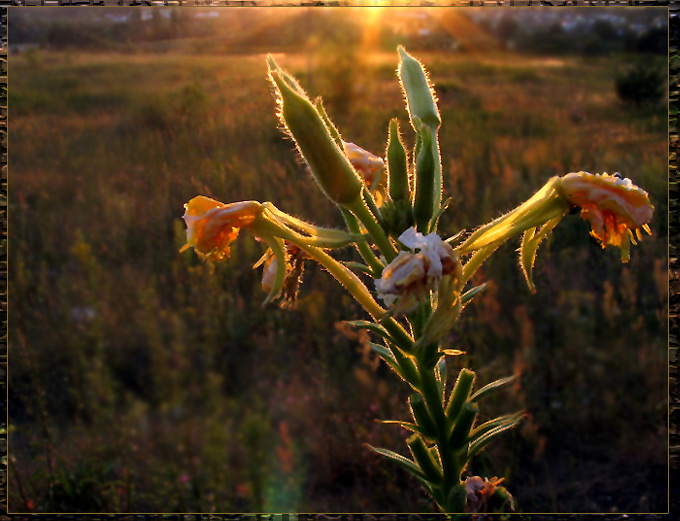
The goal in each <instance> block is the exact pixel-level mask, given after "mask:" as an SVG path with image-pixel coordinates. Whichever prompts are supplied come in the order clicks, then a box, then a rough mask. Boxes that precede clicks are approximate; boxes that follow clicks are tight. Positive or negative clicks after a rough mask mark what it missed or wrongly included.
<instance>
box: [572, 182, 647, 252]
mask: <svg viewBox="0 0 680 521" xmlns="http://www.w3.org/2000/svg"><path fill="white" fill-rule="evenodd" d="M560 191H561V192H562V194H563V196H564V197H565V199H566V200H567V201H568V202H569V204H570V205H572V206H575V207H580V208H581V217H583V218H584V219H586V220H588V221H589V222H590V225H591V227H592V230H591V232H590V233H591V235H593V237H595V238H597V240H599V241H600V244H601V245H602V247H603V248H604V247H605V246H607V245H611V246H618V247H619V249H620V250H621V260H622V261H623V262H628V260H629V259H630V243H631V242H632V243H633V244H637V243H636V242H635V238H636V236H637V239H638V240H641V239H642V235H641V234H640V228H642V229H643V230H645V231H646V232H647V233H648V234H650V235H651V233H652V232H651V230H650V229H649V226H648V224H647V223H649V221H650V220H651V219H652V214H653V213H654V206H652V204H651V203H650V202H649V196H648V194H647V192H645V191H644V190H643V189H641V188H639V187H637V186H635V185H634V184H633V182H632V181H631V180H630V179H628V178H621V176H619V175H618V174H614V175H609V174H607V173H604V174H601V175H600V174H590V173H588V172H572V173H570V174H567V175H565V176H564V177H562V178H561V180H560ZM633 232H635V234H633Z"/></svg>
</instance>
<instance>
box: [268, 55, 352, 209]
mask: <svg viewBox="0 0 680 521" xmlns="http://www.w3.org/2000/svg"><path fill="white" fill-rule="evenodd" d="M272 64H273V60H272V61H270V67H272ZM270 77H271V79H272V81H273V82H274V83H275V84H276V87H277V89H278V92H279V94H280V96H281V98H280V104H281V112H280V116H281V120H282V121H283V123H284V125H285V126H286V128H287V129H288V130H289V132H290V135H291V136H292V137H293V140H294V141H295V143H296V144H297V146H298V149H299V150H300V153H301V154H302V157H303V158H304V159H305V161H306V162H307V165H308V166H309V169H310V171H311V173H312V176H313V177H314V179H315V180H316V181H317V182H318V183H319V186H320V187H321V189H322V190H323V192H324V193H325V194H326V195H327V196H328V198H329V199H331V200H332V201H333V202H335V203H336V204H339V205H341V206H346V205H348V204H350V203H353V202H355V201H357V199H358V198H359V197H360V194H361V190H362V186H363V184H362V182H361V180H360V179H359V177H358V175H357V173H356V172H355V170H354V168H353V167H352V165H351V163H350V162H349V159H348V158H347V156H346V155H345V154H344V152H343V151H342V150H341V149H340V148H339V147H338V145H337V143H336V142H335V140H334V139H333V137H332V136H331V134H330V132H329V130H328V128H327V127H326V124H325V123H324V121H323V119H322V117H321V115H320V114H319V112H318V111H317V109H316V108H315V107H314V105H313V104H312V102H311V101H310V100H309V99H308V98H307V97H306V96H305V95H304V94H303V93H302V92H300V90H299V89H294V88H292V87H291V85H290V84H289V82H288V81H286V77H285V76H284V75H283V72H282V71H281V70H279V69H272V70H270Z"/></svg>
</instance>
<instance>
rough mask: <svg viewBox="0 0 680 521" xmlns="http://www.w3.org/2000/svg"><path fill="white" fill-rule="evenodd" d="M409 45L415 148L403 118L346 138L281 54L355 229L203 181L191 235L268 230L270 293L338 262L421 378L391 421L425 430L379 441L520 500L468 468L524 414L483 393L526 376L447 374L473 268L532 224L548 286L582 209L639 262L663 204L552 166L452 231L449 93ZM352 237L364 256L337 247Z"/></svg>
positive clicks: (374, 327) (394, 352)
mask: <svg viewBox="0 0 680 521" xmlns="http://www.w3.org/2000/svg"><path fill="white" fill-rule="evenodd" d="M398 52H399V58H400V61H399V68H398V77H399V81H400V84H401V87H402V90H403V92H404V95H405V99H406V108H407V112H408V115H409V120H410V123H411V127H412V130H413V132H415V147H414V150H413V151H412V152H411V154H409V153H408V152H407V150H406V147H405V146H404V142H403V140H402V137H401V133H400V129H399V125H398V123H397V121H396V120H393V121H391V122H390V124H389V128H388V132H387V134H388V138H387V144H386V148H385V152H384V158H383V157H379V156H376V155H373V154H372V153H370V152H368V151H366V150H364V149H362V148H361V147H359V146H357V145H355V144H353V143H349V142H346V141H344V140H343V138H342V137H341V136H340V133H339V132H338V130H337V128H336V127H335V126H334V125H333V123H332V122H331V120H330V118H329V117H328V115H327V113H326V111H325V109H324V107H323V104H322V102H321V100H320V99H317V100H314V101H312V100H311V99H310V98H309V97H308V96H307V94H306V93H305V92H304V90H303V89H302V88H301V86H300V85H299V83H298V82H297V81H296V80H295V78H293V77H292V76H291V75H290V74H288V73H287V72H286V71H284V70H283V69H281V68H280V67H279V66H278V65H277V64H276V62H275V61H274V60H273V58H271V57H269V58H268V59H267V63H268V67H269V78H270V80H271V82H272V84H273V87H274V91H275V93H276V97H277V102H278V113H279V116H280V119H281V123H282V126H283V128H284V129H285V131H286V132H287V133H288V134H289V136H290V137H291V138H292V140H293V141H294V142H295V145H296V146H297V149H298V152H299V153H300V155H301V156H302V158H303V159H304V161H305V162H306V164H307V166H308V168H309V171H310V172H311V175H312V177H313V178H314V180H315V181H316V182H317V184H318V186H319V188H320V189H321V191H322V192H323V194H325V196H326V197H327V198H328V199H329V200H330V201H331V202H332V203H334V204H335V205H336V206H337V207H338V209H339V211H340V212H341V214H342V216H343V217H344V220H345V223H346V226H347V229H346V230H335V229H328V228H322V227H319V226H316V225H313V224H310V223H308V222H306V221H303V220H301V219H298V218H296V217H293V216H292V215H289V214H287V213H285V212H284V211H282V210H280V209H278V208H277V207H276V206H274V204H272V203H271V202H264V203H260V202H257V201H241V202H235V203H229V204H224V203H221V202H219V201H216V200H213V199H210V198H208V197H205V196H200V195H199V196H197V197H195V198H193V199H192V200H191V201H189V202H188V203H187V204H186V205H185V209H186V212H185V214H184V220H185V222H186V225H187V245H186V246H185V247H184V248H183V249H187V248H190V247H191V248H193V249H194V251H195V252H196V253H197V254H198V255H199V256H200V257H202V258H203V259H205V260H206V261H207V262H209V263H211V264H212V263H217V262H222V261H224V260H226V259H228V257H229V252H230V247H231V244H232V243H233V242H234V240H235V239H236V238H237V236H238V235H239V232H240V231H241V230H243V231H246V232H247V233H249V234H250V235H252V236H254V237H255V238H257V239H258V240H259V241H261V242H262V243H263V244H264V245H265V246H266V250H265V252H264V254H263V256H262V257H261V258H260V260H259V261H258V262H257V263H256V264H255V267H259V266H262V267H263V275H262V287H263V289H264V290H265V291H266V292H267V296H266V299H265V304H266V303H269V302H271V301H273V300H275V299H281V301H282V302H283V303H284V304H290V303H292V302H294V300H295V296H296V294H297V290H298V285H299V281H300V276H301V273H302V263H303V262H316V263H318V264H320V265H321V266H322V267H323V268H325V269H326V270H327V271H328V272H329V273H330V274H331V276H333V277H334V278H335V279H336V280H337V281H338V282H339V283H340V284H342V286H344V288H345V289H346V290H347V291H348V292H349V293H350V295H352V297H354V299H355V300H356V301H357V302H358V303H359V304H360V305H361V306H362V307H363V308H364V310H365V311H366V313H367V314H368V315H369V317H370V320H355V321H352V322H350V324H351V325H353V326H355V327H357V328H365V329H367V330H369V331H370V332H372V333H373V334H374V335H375V340H376V342H375V343H371V347H372V348H373V350H374V351H375V352H376V353H377V354H378V355H379V356H380V357H381V358H382V360H384V361H385V363H386V364H387V365H388V366H389V367H390V368H391V369H392V370H393V371H394V372H395V373H396V374H397V375H398V376H399V377H400V378H401V379H403V380H404V382H405V383H406V384H407V385H408V386H409V387H410V391H411V394H410V396H409V398H408V406H409V409H410V412H411V416H412V420H411V421H393V422H389V421H388V422H385V423H396V424H398V425H400V426H401V427H403V428H404V429H406V430H408V431H409V432H410V433H411V434H410V435H409V437H408V438H407V439H406V444H407V446H408V450H409V454H408V456H404V455H401V454H398V453H395V452H393V451H390V450H387V449H384V448H377V447H370V448H371V449H372V450H373V451H375V452H376V453H378V454H380V455H382V456H384V457H385V458H387V459H389V460H391V461H392V462H394V463H396V464H397V465H399V466H401V467H402V468H404V469H406V470H407V471H408V472H410V473H411V474H412V475H413V476H414V477H415V478H416V479H417V480H418V481H419V482H420V484H421V485H422V486H423V487H424V489H425V490H426V491H427V492H428V494H429V495H430V496H431V497H432V499H433V500H434V501H435V502H436V504H437V507H438V508H439V509H440V510H441V511H443V512H445V513H461V512H471V513H482V512H502V511H510V510H513V509H514V501H513V498H512V496H511V495H510V494H509V492H508V491H507V490H506V489H505V488H504V487H503V486H502V485H501V482H502V481H503V480H502V479H499V478H496V477H492V478H488V477H485V478H482V477H480V476H466V475H465V470H466V467H467V465H468V463H469V462H470V459H471V458H472V457H473V456H475V455H476V454H478V453H479V452H480V451H481V450H483V449H484V447H485V446H486V445H487V444H488V443H489V442H491V441H492V440H494V439H495V438H496V437H497V436H499V435H500V434H502V433H503V432H505V431H507V430H509V429H511V428H513V427H515V426H516V425H517V424H518V423H519V422H520V421H521V420H522V417H523V413H522V412H521V411H520V412H515V413H510V414H507V415H504V416H501V417H498V418H495V419H492V420H489V421H486V422H484V423H481V424H476V419H477V415H478V411H479V407H480V403H481V401H482V399H483V398H484V397H485V396H487V395H488V394H490V393H492V392H495V391H496V390H498V389H500V388H502V387H503V386H505V385H506V384H508V383H510V382H511V381H512V380H513V378H514V377H513V376H509V377H507V378H503V379H500V380H497V381H495V382H493V383H490V384H488V385H486V386H484V387H482V388H481V389H478V390H476V391H475V390H473V388H474V384H475V373H474V372H473V371H472V370H470V369H467V368H464V369H461V370H460V372H459V373H458V375H457V377H456V379H455V383H454V384H453V385H452V386H448V387H447V380H448V376H447V370H446V363H445V357H446V356H447V355H449V356H455V355H458V354H461V351H458V350H456V349H455V346H449V345H447V342H446V339H447V333H449V331H450V330H451V329H452V328H454V327H455V326H456V322H457V321H458V318H459V316H460V314H461V312H462V311H463V310H464V308H465V307H466V306H467V305H468V304H469V303H470V302H471V301H472V300H473V299H474V297H475V296H476V295H477V294H479V293H480V292H481V291H483V290H484V286H485V285H484V284H482V285H477V286H475V285H473V284H472V283H471V280H472V278H473V276H474V274H475V273H476V272H477V270H478V269H479V268H480V266H482V265H483V264H484V262H485V261H486V260H487V259H488V258H489V257H490V256H491V255H492V254H493V253H494V252H495V251H496V250H497V249H498V247H499V246H500V245H501V244H503V243H504V242H505V241H507V240H509V239H512V238H514V237H520V236H521V239H520V247H519V260H520V266H521V269H522V271H523V273H524V276H525V278H526V281H527V284H528V286H529V289H530V290H531V291H532V292H534V291H536V289H535V286H534V283H533V279H532V270H533V266H534V260H535V257H536V253H537V250H538V247H539V245H540V243H541V242H542V241H543V240H544V239H545V238H546V237H547V236H548V235H549V234H550V233H551V232H552V231H553V229H554V228H555V227H556V226H557V225H558V224H559V222H560V221H561V220H562V219H563V218H564V217H565V216H566V215H567V214H570V213H574V212H575V211H579V210H580V214H581V217H582V218H583V219H585V220H587V221H588V222H589V223H590V224H591V228H592V231H591V235H592V236H594V237H595V238H596V239H597V240H598V241H599V243H600V244H601V245H602V247H603V248H604V247H605V246H616V247H618V248H619V249H620V251H621V260H622V261H623V262H627V261H628V260H629V258H630V245H631V243H632V244H637V241H639V240H641V238H642V235H641V232H640V231H641V230H643V231H645V232H647V233H651V231H650V229H649V226H648V223H649V221H650V220H651V218H652V214H653V210H654V208H653V206H652V205H651V204H650V201H649V198H648V195H647V193H646V192H645V191H644V190H642V189H641V188H638V187H637V186H635V185H634V184H633V183H632V181H631V180H630V179H625V178H622V177H621V176H620V175H619V174H613V175H609V174H606V173H603V174H590V173H588V172H574V173H568V174H566V175H563V176H555V177H552V178H550V179H548V180H547V182H546V183H545V185H544V186H543V187H542V188H540V189H539V190H538V191H537V192H536V193H535V194H534V195H533V196H532V197H530V198H529V199H528V200H527V201H525V202H524V203H522V204H520V205H519V206H517V208H515V209H514V210H512V211H510V212H508V213H506V214H505V215H503V216H501V217H499V218H498V219H495V220H494V221H492V222H490V223H488V224H485V225H482V226H480V227H479V228H477V229H476V230H474V231H473V232H472V233H466V232H465V231H459V232H458V233H455V234H451V235H450V236H449V237H448V238H446V239H443V238H442V237H443V235H441V234H440V231H439V230H438V221H439V217H440V215H441V214H442V212H444V211H445V210H446V207H447V202H442V168H441V163H442V162H441V152H440V148H439V140H438V131H439V127H440V125H441V118H440V114H439V110H438V108H437V102H436V97H435V93H434V89H433V86H432V84H431V82H430V80H429V78H428V76H427V73H426V71H425V69H424V67H423V65H422V64H421V63H420V62H419V61H418V60H417V59H415V58H414V57H412V56H411V55H409V54H408V53H407V52H406V51H405V50H404V49H403V48H402V47H399V49H398ZM409 156H410V157H409ZM446 235H449V234H446ZM350 245H351V246H354V247H355V248H356V250H357V251H358V253H359V255H360V256H361V259H362V261H361V262H357V261H348V260H339V259H338V258H336V256H334V254H335V253H336V252H337V251H338V250H340V249H343V248H346V247H348V246H350ZM449 388H450V390H449Z"/></svg>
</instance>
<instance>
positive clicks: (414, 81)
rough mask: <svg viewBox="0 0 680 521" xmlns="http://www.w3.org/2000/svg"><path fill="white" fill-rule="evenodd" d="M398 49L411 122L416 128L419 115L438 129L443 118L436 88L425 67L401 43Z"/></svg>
mask: <svg viewBox="0 0 680 521" xmlns="http://www.w3.org/2000/svg"><path fill="white" fill-rule="evenodd" d="M397 50H398V51H399V57H400V61H399V70H398V73H399V79H400V80H401V86H402V88H403V89H404V93H405V94H406V103H407V105H408V107H407V108H408V112H409V115H410V116H411V123H413V124H414V128H415V122H414V118H415V117H417V118H419V119H421V120H422V121H423V122H424V123H425V124H426V125H427V126H429V127H431V128H432V129H433V130H436V129H437V128H439V125H441V118H440V117H439V109H438V108H437V100H436V98H435V94H434V89H433V88H432V86H431V85H430V81H429V79H428V77H427V73H426V72H425V68H424V67H423V66H422V64H421V63H420V62H419V61H418V60H417V59H415V58H414V57H413V56H411V55H410V54H409V53H407V52H406V50H405V49H404V48H403V47H402V46H401V45H400V46H399V47H397Z"/></svg>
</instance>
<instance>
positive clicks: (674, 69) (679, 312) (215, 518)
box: [0, 0, 680, 521]
mask: <svg viewBox="0 0 680 521" xmlns="http://www.w3.org/2000/svg"><path fill="white" fill-rule="evenodd" d="M279 1H284V0H279ZM286 2H287V0H286ZM185 3H186V4H191V2H189V1H187V0H181V1H179V2H172V1H170V2H169V1H167V0H163V1H162V2H153V3H152V1H151V0H0V394H1V395H3V396H5V397H6V396H7V296H8V273H7V270H8V265H7V248H8V238H7V197H8V190H7V185H8V180H7V169H8V166H7V164H8V152H7V143H8V103H7V92H8V26H7V18H8V8H9V7H8V6H11V5H35V6H40V5H53V6H57V5H58V6H75V5H93V6H96V5H100V6H104V5H110V6H115V5H121V6H122V5H126V6H151V5H158V4H165V5H177V4H179V5H182V4H185ZM201 3H203V4H206V3H213V2H211V0H194V1H193V4H194V5H198V4H201ZM214 3H217V4H226V5H230V4H233V5H235V6H236V5H239V4H240V5H257V2H256V1H245V0H233V1H232V2H228V1H227V2H223V1H221V0H217V2H214ZM274 3H277V2H274ZM290 3H297V4H298V5H301V6H309V5H319V6H324V5H329V4H335V5H338V4H342V3H345V2H343V1H342V0H341V1H340V2H337V1H314V0H312V1H309V0H297V1H296V0H292V1H290ZM351 3H354V2H351ZM363 3H365V4H370V3H372V2H371V0H364V2H363ZM408 3H409V5H432V4H434V5H457V6H461V7H462V6H464V5H475V6H478V5H485V4H486V5H493V4H495V5H499V6H500V5H503V4H504V3H505V4H506V5H507V4H509V5H517V6H518V5H532V1H531V0H527V1H523V0H510V1H509V2H504V1H503V0H497V1H495V2H491V1H488V0H487V1H486V2H484V1H480V0H477V1H475V0H469V3H468V2H466V1H463V0H449V1H444V2H443V3H442V2H440V1H435V2H430V1H428V0H413V1H411V2H408ZM533 3H534V4H538V5H542V6H553V5H563V6H578V5H581V6H586V5H599V6H602V5H605V6H608V5H617V6H622V5H631V6H641V5H647V6H668V8H669V11H668V15H669V25H668V39H669V42H668V43H669V51H668V53H669V54H668V59H669V62H668V63H669V66H668V68H669V70H668V72H669V100H668V110H669V121H668V132H669V135H668V146H669V150H668V153H669V155H668V158H669V159H668V175H669V189H668V196H669V203H668V204H669V206H668V208H669V221H668V223H669V230H668V232H669V252H668V253H669V310H668V311H669V315H668V316H669V324H668V325H669V440H668V441H669V513H671V512H672V513H677V512H679V511H680V427H678V420H679V419H680V382H679V381H678V376H679V367H678V347H679V343H678V336H679V335H680V263H679V262H678V248H677V245H678V239H680V199H679V198H678V195H679V193H680V173H679V172H678V153H679V152H680V0H666V1H664V0H628V1H627V2H626V1H617V0H612V1H611V3H610V1H609V0H604V1H603V0H594V1H591V0H558V1H543V0H538V1H535V2H533ZM268 4H271V2H267V1H265V2H263V5H268ZM6 418H7V402H6V399H5V400H0V521H5V520H7V521H9V520H10V519H17V520H22V521H23V520H28V519H30V518H36V517H38V514H33V515H24V514H22V515H9V514H8V513H7V481H8V477H7V472H8V454H7V422H6ZM591 516H592V517H597V518H598V519H599V520H602V521H610V520H623V519H629V518H630V517H631V516H630V515H621V514H595V515H593V514H589V515H583V514H563V515H523V514H518V515H516V516H512V519H517V520H527V521H528V520H531V521H548V520H559V521H562V520H569V521H577V520H580V519H586V518H590V517H591ZM59 517H61V518H66V519H73V520H75V519H82V518H83V517H84V516H78V515H60V516H59ZM455 517H457V518H459V519H461V520H463V519H465V520H467V519H471V518H477V519H479V518H480V516H467V515H460V516H455ZM486 517H487V518H490V519H493V516H486ZM634 517H635V518H637V519H644V520H645V521H651V520H654V521H656V520H660V519H662V515H660V514H641V515H636V516H634ZM87 518H88V519H93V520H100V519H102V520H103V519H111V520H125V521H137V520H142V519H151V520H167V521H430V520H435V519H436V520H440V519H441V520H444V519H446V516H445V515H443V514H441V515H436V514H430V515H413V514H390V515H382V516H381V515H368V514H342V515H325V514H300V515H293V514H268V515H253V514H242V515H239V514H226V515H215V514H195V515H194V514H185V515H178V514H173V515H160V514H156V515H130V514H119V515H104V514H102V515H96V516H87Z"/></svg>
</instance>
